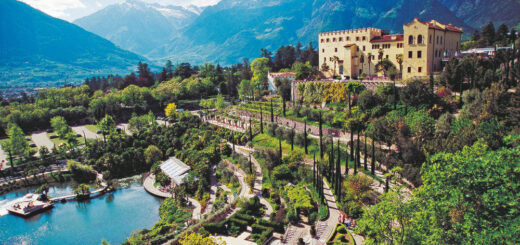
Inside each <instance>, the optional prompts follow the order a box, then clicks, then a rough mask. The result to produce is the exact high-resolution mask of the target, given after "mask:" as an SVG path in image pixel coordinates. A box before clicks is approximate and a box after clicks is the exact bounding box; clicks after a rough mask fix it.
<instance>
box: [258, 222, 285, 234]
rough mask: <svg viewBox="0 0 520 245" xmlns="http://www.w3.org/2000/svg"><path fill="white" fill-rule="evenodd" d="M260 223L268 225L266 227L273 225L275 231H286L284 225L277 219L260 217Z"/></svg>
mask: <svg viewBox="0 0 520 245" xmlns="http://www.w3.org/2000/svg"><path fill="white" fill-rule="evenodd" d="M258 224H260V225H262V226H266V227H271V228H273V229H274V231H276V232H278V233H284V231H285V228H284V225H283V224H282V223H279V222H276V221H268V220H263V219H260V220H258Z"/></svg>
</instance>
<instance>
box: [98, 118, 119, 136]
mask: <svg viewBox="0 0 520 245" xmlns="http://www.w3.org/2000/svg"><path fill="white" fill-rule="evenodd" d="M98 127H99V129H101V130H103V135H106V134H110V133H112V132H113V131H114V130H115V129H116V122H115V121H114V118H112V116H110V115H105V117H104V118H103V119H101V121H100V122H99V123H98Z"/></svg>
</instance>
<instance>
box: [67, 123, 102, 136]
mask: <svg viewBox="0 0 520 245" xmlns="http://www.w3.org/2000/svg"><path fill="white" fill-rule="evenodd" d="M72 130H73V131H74V132H75V133H77V134H81V136H83V135H84V136H85V137H87V139H102V138H103V137H102V136H101V135H99V134H96V132H92V131H90V130H89V129H88V128H87V127H85V126H74V127H72ZM83 133H84V134H83Z"/></svg>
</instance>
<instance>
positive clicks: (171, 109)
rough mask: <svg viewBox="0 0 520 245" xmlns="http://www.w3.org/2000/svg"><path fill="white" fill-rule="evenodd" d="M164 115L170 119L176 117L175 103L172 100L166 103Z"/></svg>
mask: <svg viewBox="0 0 520 245" xmlns="http://www.w3.org/2000/svg"><path fill="white" fill-rule="evenodd" d="M164 115H166V117H167V118H169V119H170V120H172V121H173V120H175V118H176V117H177V105H176V104H175V103H173V102H172V103H170V104H168V105H167V106H166V108H165V109H164Z"/></svg>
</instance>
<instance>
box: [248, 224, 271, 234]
mask: <svg viewBox="0 0 520 245" xmlns="http://www.w3.org/2000/svg"><path fill="white" fill-rule="evenodd" d="M251 228H252V229H253V230H252V232H253V233H263V232H264V231H265V230H267V228H268V227H267V226H263V225H260V224H253V225H252V226H251Z"/></svg>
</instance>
